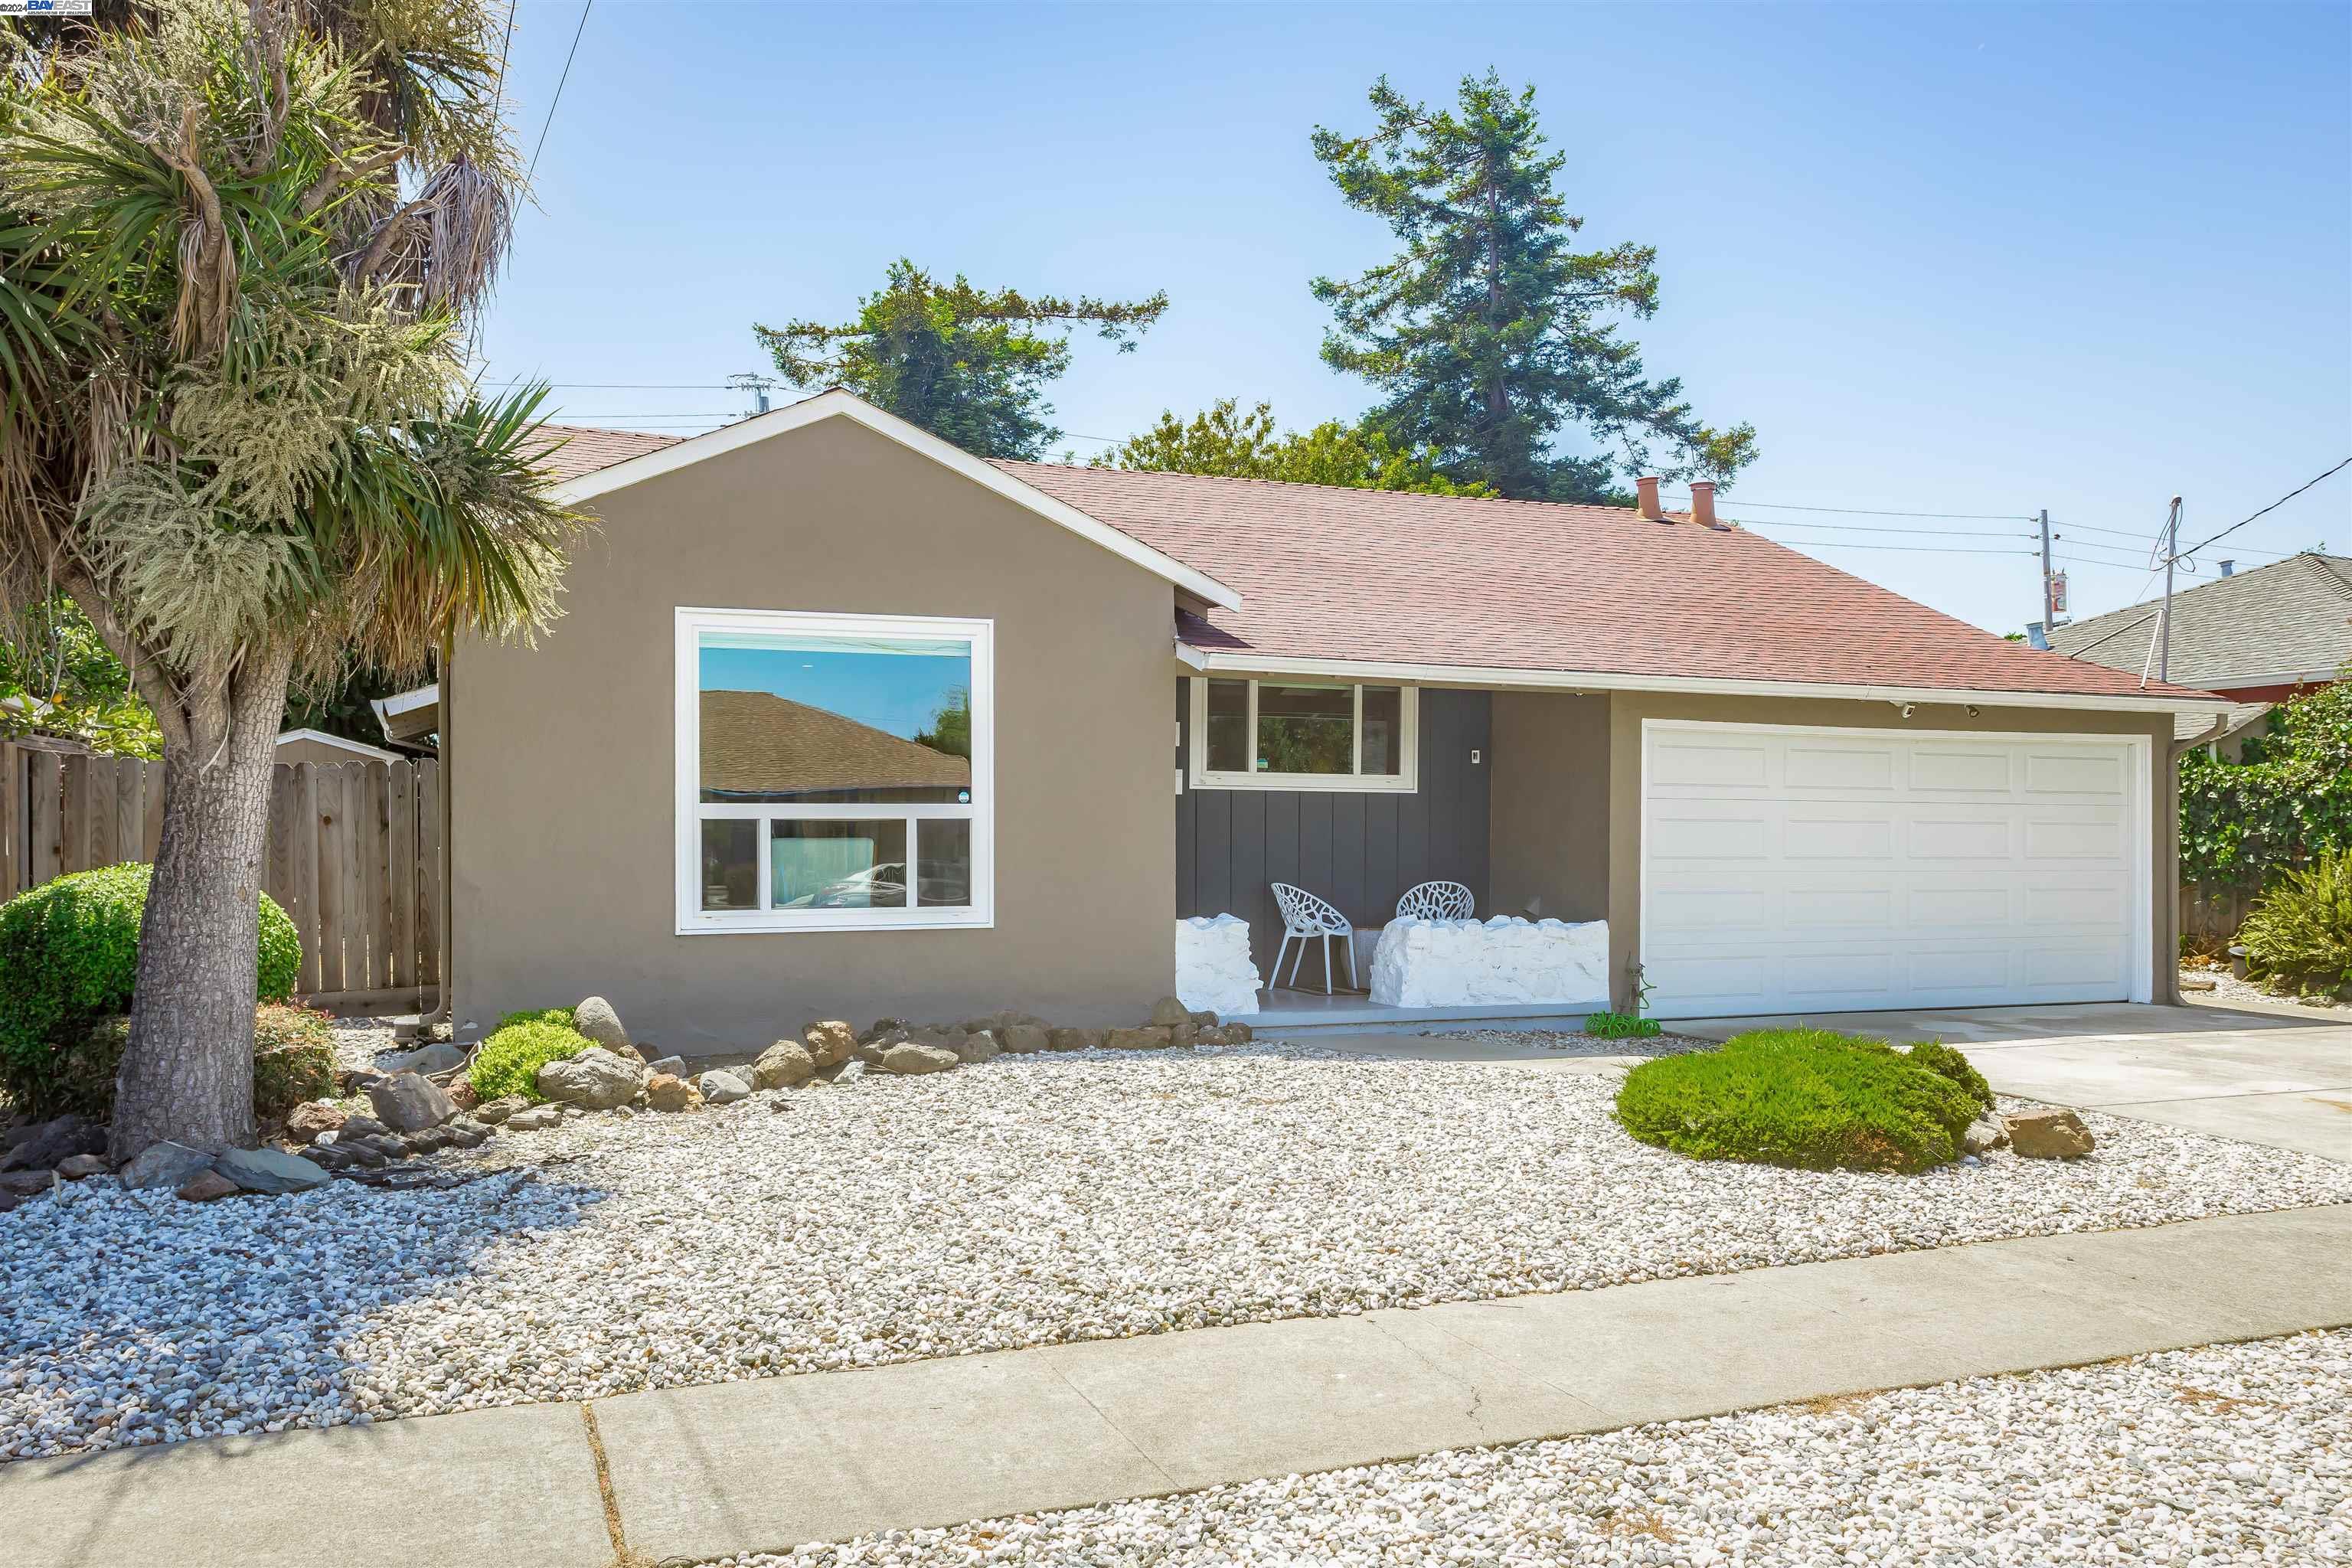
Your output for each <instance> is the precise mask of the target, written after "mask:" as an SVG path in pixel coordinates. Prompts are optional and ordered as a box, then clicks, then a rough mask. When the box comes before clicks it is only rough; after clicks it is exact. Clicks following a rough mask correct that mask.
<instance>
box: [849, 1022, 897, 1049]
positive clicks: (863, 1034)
mask: <svg viewBox="0 0 2352 1568" xmlns="http://www.w3.org/2000/svg"><path fill="white" fill-rule="evenodd" d="M906 1026H907V1021H906V1020H905V1019H904V1018H877V1019H875V1020H874V1022H872V1023H871V1024H868V1025H866V1027H865V1028H863V1029H861V1030H859V1031H858V1034H857V1043H858V1044H859V1045H861V1046H870V1045H872V1044H873V1043H874V1042H875V1041H877V1040H878V1039H880V1038H881V1037H883V1036H885V1035H887V1034H888V1033H890V1032H891V1031H892V1030H894V1029H904V1028H905V1027H906Z"/></svg>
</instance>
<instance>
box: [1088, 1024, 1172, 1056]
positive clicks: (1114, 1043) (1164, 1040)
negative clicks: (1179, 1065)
mask: <svg viewBox="0 0 2352 1568" xmlns="http://www.w3.org/2000/svg"><path fill="white" fill-rule="evenodd" d="M1174 1032H1175V1031H1174V1030H1173V1029H1172V1028H1171V1027H1169V1026H1153V1025H1146V1026H1144V1027H1142V1028H1140V1029H1113V1030H1112V1031H1111V1032H1110V1034H1109V1035H1108V1037H1105V1039H1104V1040H1103V1044H1104V1045H1105V1046H1107V1047H1109V1048H1110V1049H1112V1050H1114V1051H1158V1050H1165V1049H1166V1048H1167V1047H1168V1041H1169V1037H1170V1036H1171V1035H1172V1034H1173V1033H1174Z"/></svg>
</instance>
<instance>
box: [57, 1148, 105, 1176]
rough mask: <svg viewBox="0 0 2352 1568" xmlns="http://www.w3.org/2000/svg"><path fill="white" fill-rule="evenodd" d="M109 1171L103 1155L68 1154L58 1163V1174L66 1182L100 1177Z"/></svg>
mask: <svg viewBox="0 0 2352 1568" xmlns="http://www.w3.org/2000/svg"><path fill="white" fill-rule="evenodd" d="M110 1169H112V1167H111V1166H110V1165H108V1164H107V1163H106V1156H105V1155H103V1154H68V1155H67V1156H66V1157H65V1158H64V1159H62V1160H60V1161H58V1175H60V1176H63V1177H64V1178H65V1179H66V1180H67V1181H68V1182H79V1181H83V1180H85V1179H87V1178H89V1177H91V1176H102V1175H104V1174H106V1173H107V1172H108V1171H109V1170H110Z"/></svg>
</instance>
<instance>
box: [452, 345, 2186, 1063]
mask: <svg viewBox="0 0 2352 1568" xmlns="http://www.w3.org/2000/svg"><path fill="white" fill-rule="evenodd" d="M558 461H559V463H561V464H562V465H564V466H565V468H566V469H567V471H568V472H569V473H570V474H571V476H572V477H570V478H569V479H567V481H566V483H565V484H564V485H563V487H562V495H563V496H564V497H565V498H566V499H567V500H570V501H572V503H574V504H577V505H579V506H581V507H583V508H584V509H587V510H593V512H595V513H596V514H597V515H598V516H599V517H600V519H601V521H602V531H601V533H599V534H598V535H596V536H594V537H592V538H591V539H590V540H589V541H587V542H585V543H584V544H583V546H582V548H580V549H579V550H578V551H577V552H576V553H575V556H574V559H573V562H572V566H571V569H570V571H569V573H568V574H567V577H566V592H565V595H564V601H563V602H564V608H565V613H564V616H563V618H562V620H561V621H560V622H558V623H557V625H556V626H555V627H554V629H553V631H552V632H551V635H549V636H547V637H542V638H541V646H540V647H538V648H537V649H536V650H533V649H529V648H525V647H520V646H487V645H484V644H480V643H467V644H463V645H461V646H460V647H459V648H458V649H457V655H456V658H455V659H454V661H453V663H452V667H451V668H450V669H449V670H448V671H447V672H446V675H445V678H444V679H443V681H442V683H441V685H440V687H439V689H438V690H437V691H436V722H437V726H438V728H439V730H440V732H441V735H442V739H443V742H444V748H443V751H444V757H445V760H446V763H447V766H448V768H449V770H450V771H449V779H450V791H449V799H450V803H451V804H450V810H451V813H452V826H451V841H452V850H451V861H452V866H453V879H454V886H453V892H452V899H453V910H452V922H453V929H454V943H455V961H454V974H455V990H456V1011H455V1016H456V1017H457V1020H458V1021H459V1023H460V1025H461V1026H463V1025H464V1024H466V1023H467V1022H469V1021H470V1022H471V1023H473V1024H474V1025H476V1026H480V1025H482V1024H484V1023H487V1022H488V1020H490V1019H493V1018H495V1017H497V1016H499V1014H500V1013H501V1012H503V1011H506V1010H509V1009H514V1008H520V1007H525V1006H539V1005H550V1004H552V1003H561V1002H566V1001H570V1000H572V999H573V998H576V997H578V996H580V995H583V994H588V993H591V992H596V993H602V994H605V995H608V996H611V997H613V998H614V1000H615V1001H616V1003H618V1005H620V1007H621V1010H622V1012H623V1015H624V1016H625V1017H626V1018H628V1019H629V1020H630V1022H631V1024H632V1026H633V1027H635V1029H637V1030H639V1031H640V1032H642V1033H643V1034H645V1035H646V1036H648V1037H652V1038H653V1039H655V1040H656V1041H658V1042H659V1043H660V1044H661V1045H662V1046H663V1047H669V1048H678V1049H688V1050H691V1049H697V1048H704V1049H708V1048H712V1047H719V1046H730V1047H744V1046H756V1045H759V1044H763V1043H764V1042H765V1041H766V1040H767V1039H770V1038H772V1037H775V1036H777V1035H779V1034H782V1033H784V1032H787V1031H790V1030H793V1029H796V1028H797V1027H799V1026H801V1025H802V1024H803V1023H804V1022H806V1021H808V1020H810V1019H813V1018H818V1017H825V1016H845V1017H851V1018H856V1019H858V1020H860V1021H863V1020H865V1019H866V1018H871V1017H873V1016H877V1015H885V1014H887V1015H892V1016H902V1017H909V1016H910V1017H915V1018H952V1017H956V1016H966V1015H969V1014H971V1013H973V1012H977V1011H981V1010H984V1009H992V1008H995V1007H1000V1006H1013V1007H1020V1008H1024V1009H1027V1010H1030V1011H1034V1012H1036V1013H1039V1014H1043V1015H1045V1016H1050V1017H1052V1018H1054V1019H1055V1021H1056V1022H1069V1023H1076V1024H1087V1023H1109V1022H1118V1021H1128V1020H1131V1019H1132V1018H1134V1017H1135V1016H1137V1015H1138V1013H1139V1010H1140V1008H1141V1007H1142V1006H1143V1005H1145V1004H1147V1003H1149V1002H1150V999H1151V998H1152V997H1154V996H1156V995H1158V994H1162V993H1164V992H1166V991H1168V990H1169V989H1170V988H1171V978H1172V969H1173V958H1172V931H1173V923H1174V921H1175V920H1176V919H1177V918H1178V917H1181V916H1184V915H1192V914H1216V913H1220V912H1226V911H1231V912H1234V913H1236V914H1239V915H1242V916H1244V918H1246V919H1248V920H1249V921H1251V922H1252V924H1253V926H1254V928H1255V958H1256V961H1257V963H1259V964H1260V965H1261V966H1262V967H1263V966H1265V965H1266V964H1268V963H1270V961H1271V960H1272V958H1273V955H1274V946H1275V942H1276V940H1277V928H1276V924H1275V922H1274V920H1273V911H1272V907H1271V902H1270V898H1269V895H1268V892H1267V889H1266V884H1267V883H1268V882H1269V881H1270V880H1275V879H1280V880H1284V881H1291V882H1296V883H1298V884H1300V885H1302V886H1305V887H1307V888H1308V889H1311V890H1313V891H1316V892H1318V893H1320V894H1322V895H1323V896H1324V897H1326V898H1328V899H1330V900H1333V901H1334V902H1336V903H1337V904H1338V905H1339V907H1340V908H1341V910H1343V911H1344V912H1345V913H1347V914H1348V915H1349V917H1350V918H1352V919H1353V920H1354V921H1356V922H1357V923H1358V924H1360V925H1374V924H1378V923H1379V922H1381V921H1383V920H1385V919H1386V918H1387V917H1388V915H1389V914H1390V913H1391V910H1392V909H1393V907H1394V902H1395V900H1396V899H1397V897H1398V895H1399V894H1400V893H1401V892H1402V891H1403V889H1405V888H1406V887H1408V886H1409V885H1411V884H1412V883H1413V882H1416V881H1420V880H1422V879H1429V878H1444V879H1452V880H1455V881H1460V882H1464V883H1465V884H1467V885H1468V886H1469V887H1470V888H1471V889H1472V890H1473V892H1474V893H1475V895H1476V898H1477V902H1478V912H1479V913H1480V915H1482V916H1486V915H1490V914H1494V913H1498V912H1499V913H1504V914H1521V913H1526V914H1531V915H1535V916H1538V917H1559V918H1560V919H1563V920H1570V921H1581V920H1594V919H1605V920H1607V921H1609V940H1610V950H1611V963H1610V968H1611V973H1612V976H1613V989H1614V990H1615V992H1616V999H1617V1001H1618V1002H1619V1003H1620V1004H1621V1005H1626V1004H1630V1003H1631V1002H1632V1001H1633V994H1634V985H1635V980H1636V974H1637V971H1636V968H1635V966H1636V964H1637V963H1638V965H1639V970H1638V975H1639V978H1640V979H1641V980H1642V981H1643V983H1645V984H1647V985H1648V986H1650V987H1651V988H1652V994H1651V996H1650V1005H1651V1007H1652V1010H1653V1011H1654V1012H1657V1013H1659V1014H1661V1015H1664V1016H1675V1015H1685V1016H1690V1015H1706V1014H1713V1015H1727V1014H1735V1013H1748V1012H1761V1011H1794V1010H1805V1011H1814V1012H1820V1011H1826V1010H1831V1009H1850V1008H1864V1007H1880V1006H1919V1005H1964V1004H1971V1003H2021V1002H2065V1001H2093V1000H2102V999H2117V998H2151V997H2152V998H2155V999H2158V1000H2163V999H2169V998H2170V997H2171V996H2172V994H2173V981H2174V966H2173V962H2172V960H2173V952H2174V932H2173V921H2174V910H2173V908H2172V900H2171V898H2170V897H2169V893H2170V889H2171V887H2172V883H2173V864H2174V849H2173V832H2174V826H2175V816H2174V811H2173V800H2172V794H2171V789H2172V780H2173V776H2174V771H2173V769H2172V768H2171V766H2170V765H2169V763H2170V756H2169V751H2168V747H2169V743H2170V742H2171V738H2172V734H2173V726H2174V718H2175V714H2176V713H2177V712H2186V713H2192V714H2197V715H2200V716H2202V717H2203V719H2204V720H2205V721H2207V722H2210V716H2211V715H2212V714H2214V713H2217V712H2220V711H2222V710H2224V709H2225V708H2226V703H2224V702H2223V701H2222V700H2220V699H2217V698H2214V697H2213V696H2211V695H2210V694H2209V693H2203V692H2199V691H2195V690H2190V689H2184V688H2180V687H2152V688H2145V689H2144V688H2142V686H2141V685H2140V683H2139V681H2138V679H2137V674H2136V673H2134V674H2131V675H2126V674H2122V673H2119V672H2117V671H2115V670H2111V669H2107V668H2101V667H2098V666H2095V665H2090V664H2085V663H2083V662H2081V661H2078V660H2074V659H2069V658H2062V657H2060V656H2058V655H2055V654H2051V653H2046V652H2041V651H2037V650H2033V649H2030V648H2026V647H2020V646H2018V645H2014V644H2011V643H2007V642H2004V641H2003V640H2002V639H2000V638H1999V637H1993V636H1991V635H1990V634H1988V633H1985V632H1982V631H1979V630H1978V629H1976V628H1974V627H1971V626H1966V625H1964V624H1962V623H1960V622H1958V621H1956V620H1953V619H1951V618H1950V617H1948V616H1942V615H1939V614H1937V613H1936V612H1935V611H1932V610H1929V609H1927V608H1925V607H1923V606H1921V605H1916V604H1913V603H1911V602H1909V601H1907V600H1905V599H1903V598H1901V597H1899V596H1897V595H1894V594H1892V593H1889V592H1887V591H1885V589H1882V588H1879V587H1876V586H1874V585H1873V584H1869V583H1865V582H1863V581H1861V580H1860V579H1858V578H1855V577H1852V576H1849V575H1847V574H1844V573H1843V572H1839V571H1837V570H1835V569H1833V568H1832V567H1829V566H1826V565H1823V564H1822V563H1819V562H1816V561H1813V560H1811V558H1809V557H1806V556H1804V555H1801V554H1799V553H1797V552H1794V551H1791V550H1788V549H1785V548H1783V547H1781V546H1780V545H1777V544H1774V543H1772V542H1769V541H1768V540H1765V539H1763V538H1760V537H1759V536H1758V535H1756V534H1753V533H1750V532H1746V531H1740V530H1738V529H1736V528H1728V527H1717V526H1714V525H1713V523H1712V521H1711V518H1712V500H1711V496H1710V494H1709V492H1708V490H1707V489H1706V487H1704V486H1702V487H1699V496H1698V498H1697V500H1696V501H1695V506H1696V514H1697V515H1696V516H1692V515H1686V514H1683V513H1661V512H1659V511H1657V510H1656V501H1655V494H1656V489H1655V485H1654V482H1651V481H1644V482H1643V487H1642V489H1643V495H1644V504H1643V506H1642V507H1640V508H1614V507H1599V506H1552V505H1542V504H1536V503H1529V502H1518V501H1504V500H1468V499H1461V498H1446V497H1432V496H1419V495H1402V494H1395V493H1391V492H1384V491H1371V490H1356V489H1328V488H1324V487H1318V486H1305V485H1289V484H1279V483H1273V482H1267V481H1258V480H1245V479H1205V478H1198V477H1192V476H1187V475H1177V474H1151V473H1129V472H1121V471H1114V470H1108V469H1091V468H1056V467H1053V466H1049V465H1040V464H1024V463H987V462H982V461H980V460H978V459H976V458H971V457H970V456H969V455H967V454H965V453H963V452H961V451H959V450H957V449H956V448H954V447H950V446H949V445H947V444H946V443H944V442H941V441H940V440H937V439H936V438H934V437H930V436H929V435H926V434H924V433H923V432H921V431H919V430H917V429H916V428H914V427H913V426H909V425H908V424H906V423H904V422H903V421H901V420H898V419H897V418H895V417H893V416H889V415H887V414H884V413H881V412H879V411H877V410H876V409H874V408H872V407H871V406H869V405H866V404H864V403H862V402H860V401H858V400H857V399H856V398H854V397H852V396H850V395H847V394H845V393H839V392H831V393H826V394H824V395H820V396H817V397H814V398H812V399H810V400H808V401H806V402H803V403H800V404H796V405H793V406H790V407H787V408H783V409H779V410H777V411H775V412H773V413H770V414H766V415H762V416H759V417H757V418H753V419H749V420H746V421H744V422H742V423H740V424H737V425H732V426H728V427H726V428H724V429H721V430H718V431H714V432H712V433H710V434H709V435H706V436H701V437H696V438H694V439H692V440H688V441H683V442H670V441H667V440H666V439H664V438H662V437H616V436H613V435H611V434H609V433H599V434H597V435H595V436H593V437H589V436H584V435H583V436H581V437H578V438H576V439H575V440H574V441H573V443H572V445H571V446H569V447H565V448H564V449H563V450H562V453H560V454H559V455H558ZM2156 889H2163V890H2164V892H2165V894H2166V895H2167V896H2165V897H2162V898H2159V897H2158V896H2156ZM1318 978H1319V977H1318Z"/></svg>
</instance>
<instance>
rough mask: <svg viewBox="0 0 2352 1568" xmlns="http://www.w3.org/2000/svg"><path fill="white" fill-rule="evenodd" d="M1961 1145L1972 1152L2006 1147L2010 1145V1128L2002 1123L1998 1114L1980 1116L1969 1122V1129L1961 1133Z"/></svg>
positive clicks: (1980, 1152)
mask: <svg viewBox="0 0 2352 1568" xmlns="http://www.w3.org/2000/svg"><path fill="white" fill-rule="evenodd" d="M1960 1147H1961V1148H1963V1149H1965V1150H1967V1151H1968V1152H1969V1153H1971V1154H1983V1153H1987V1152H1990V1151H1992V1150H1995V1149H2006V1148H2008V1147H2009V1130H2008V1129H2007V1128H2005V1127H2003V1126H2002V1125H2001V1121H2000V1117H1998V1116H1979V1117H1978V1118H1977V1119H1976V1120H1975V1121H1971V1122H1969V1126H1968V1131H1965V1132H1963V1133H1961V1134H1960Z"/></svg>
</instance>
